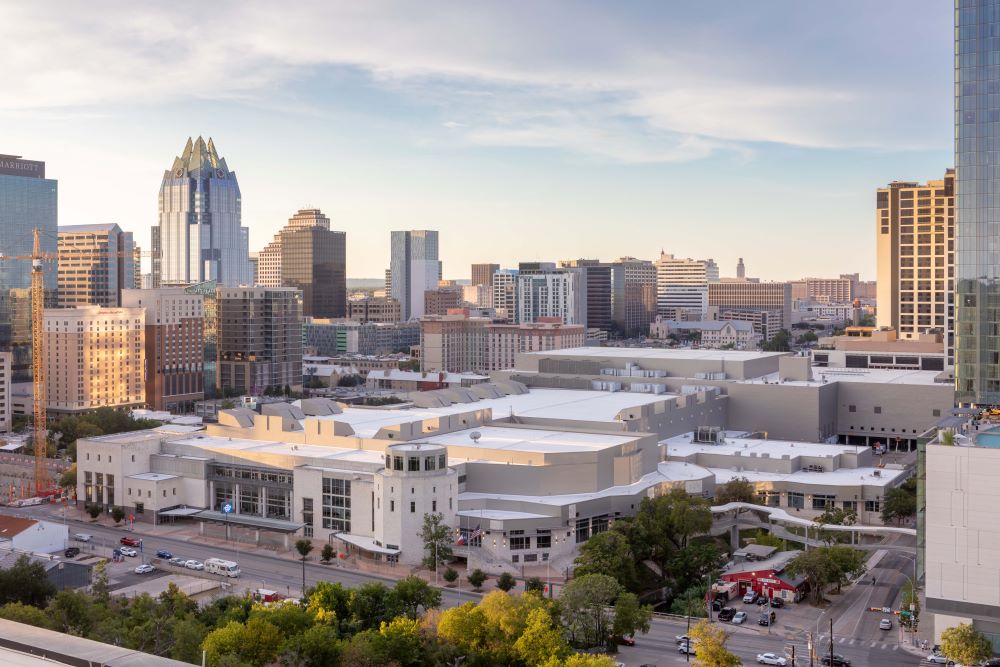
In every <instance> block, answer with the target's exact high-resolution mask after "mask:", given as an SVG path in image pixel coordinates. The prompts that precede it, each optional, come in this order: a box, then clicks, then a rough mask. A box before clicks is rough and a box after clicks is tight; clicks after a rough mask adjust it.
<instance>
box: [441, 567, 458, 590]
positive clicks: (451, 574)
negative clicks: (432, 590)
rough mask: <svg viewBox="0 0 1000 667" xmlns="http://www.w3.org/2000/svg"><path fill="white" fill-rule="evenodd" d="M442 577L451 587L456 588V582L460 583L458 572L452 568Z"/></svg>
mask: <svg viewBox="0 0 1000 667" xmlns="http://www.w3.org/2000/svg"><path fill="white" fill-rule="evenodd" d="M441 576H442V577H443V578H444V580H445V581H447V582H448V586H449V587H451V586H454V585H455V582H456V581H458V572H457V571H456V570H454V569H453V568H450V567H449V568H448V569H446V570H445V571H444V574H442V575H441Z"/></svg>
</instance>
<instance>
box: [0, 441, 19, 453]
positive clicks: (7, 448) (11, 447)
mask: <svg viewBox="0 0 1000 667" xmlns="http://www.w3.org/2000/svg"><path fill="white" fill-rule="evenodd" d="M19 449H24V443H23V442H11V443H9V444H6V445H3V446H0V452H16V451H17V450H19Z"/></svg>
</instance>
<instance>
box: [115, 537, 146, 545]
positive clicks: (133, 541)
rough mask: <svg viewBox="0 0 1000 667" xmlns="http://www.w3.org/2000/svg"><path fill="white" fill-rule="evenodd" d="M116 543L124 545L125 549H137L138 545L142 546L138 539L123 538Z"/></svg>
mask: <svg viewBox="0 0 1000 667" xmlns="http://www.w3.org/2000/svg"><path fill="white" fill-rule="evenodd" d="M118 543H119V544H124V545H125V546H127V547H137V546H139V545H140V544H142V540H140V539H139V538H138V537H123V538H121V539H120V540H118Z"/></svg>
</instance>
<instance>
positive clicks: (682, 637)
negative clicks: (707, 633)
mask: <svg viewBox="0 0 1000 667" xmlns="http://www.w3.org/2000/svg"><path fill="white" fill-rule="evenodd" d="M674 639H676V640H677V643H678V644H687V643H688V642H689V641H691V638H690V637H688V636H687V635H677V636H676V637H674Z"/></svg>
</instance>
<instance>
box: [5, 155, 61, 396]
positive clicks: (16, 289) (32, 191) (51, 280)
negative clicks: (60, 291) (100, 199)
mask: <svg viewBox="0 0 1000 667" xmlns="http://www.w3.org/2000/svg"><path fill="white" fill-rule="evenodd" d="M57 199H58V183H57V182H56V180H55V179H51V178H45V163H44V162H38V161H36V160H22V159H21V157H20V156H19V155H0V252H2V253H3V255H4V256H6V257H12V256H15V255H30V254H31V252H32V242H33V238H32V230H34V228H35V227H38V228H39V229H40V230H41V244H42V248H41V250H42V252H43V253H48V254H53V255H54V254H55V253H56V233H57V229H56V226H57V220H56V218H57V213H56V212H57ZM56 286H57V272H56V266H55V263H52V265H51V266H50V265H49V264H48V263H47V264H46V266H45V305H47V306H55V305H56ZM0 350H10V351H11V352H12V353H13V360H12V362H11V364H12V373H13V380H14V381H15V382H18V381H24V380H28V379H30V378H31V262H30V261H27V260H14V259H7V260H0Z"/></svg>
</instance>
